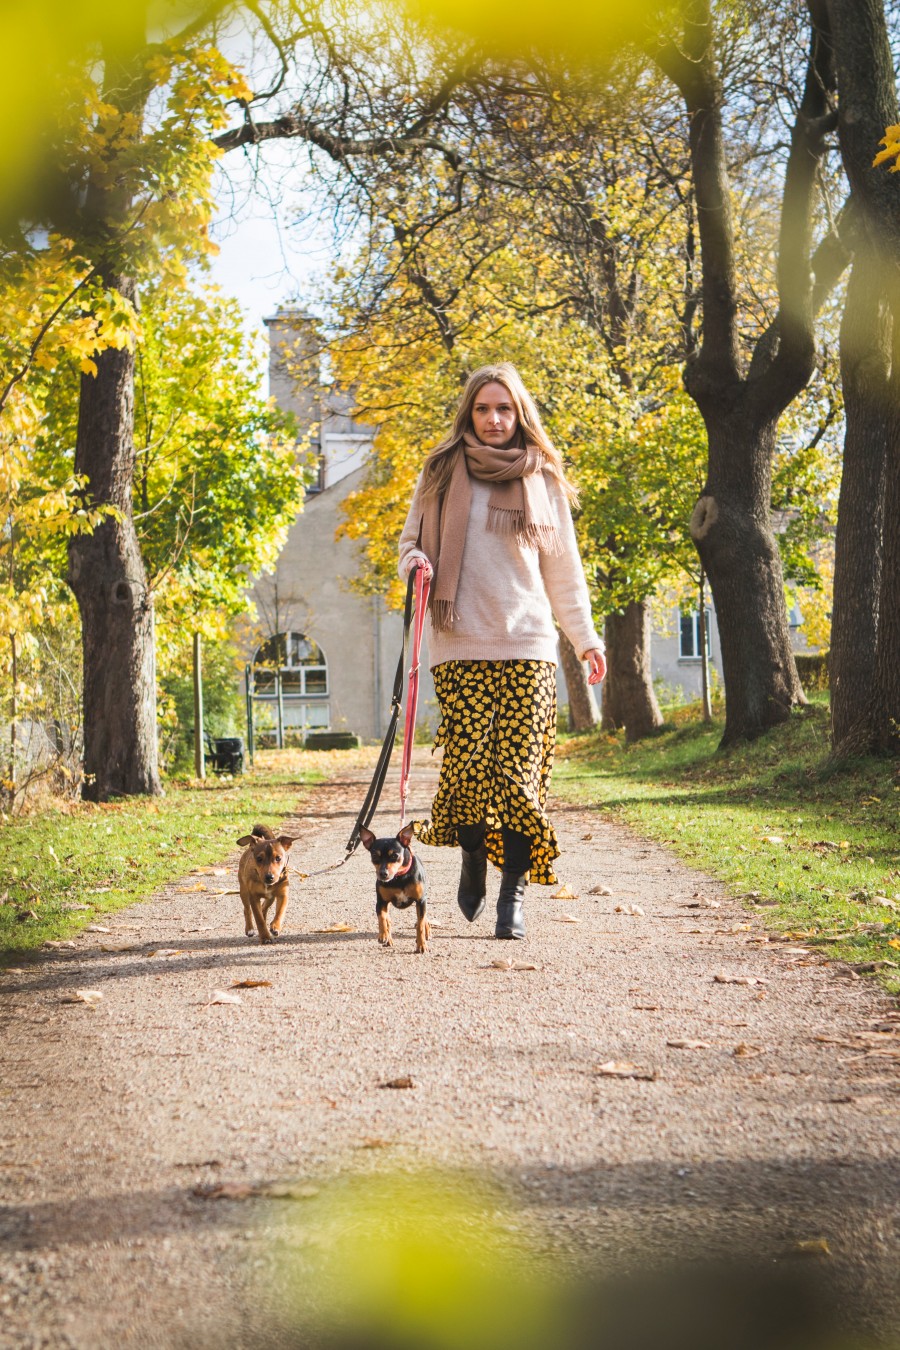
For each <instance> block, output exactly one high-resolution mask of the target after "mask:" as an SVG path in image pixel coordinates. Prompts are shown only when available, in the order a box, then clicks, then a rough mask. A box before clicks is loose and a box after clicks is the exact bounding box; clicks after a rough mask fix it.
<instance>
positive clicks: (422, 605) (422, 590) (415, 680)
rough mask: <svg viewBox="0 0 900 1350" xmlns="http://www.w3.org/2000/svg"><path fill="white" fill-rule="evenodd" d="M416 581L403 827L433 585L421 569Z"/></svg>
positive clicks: (403, 774)
mask: <svg viewBox="0 0 900 1350" xmlns="http://www.w3.org/2000/svg"><path fill="white" fill-rule="evenodd" d="M414 575H415V579H416V586H415V590H416V620H415V625H414V627H413V639H412V649H411V655H410V667H409V686H408V690H407V694H406V721H405V723H404V727H403V761H402V765H401V769H400V827H401V829H402V828H403V825H404V823H405V818H406V803H407V800H408V798H409V778H410V772H411V770H412V752H413V742H414V741H415V738H416V712H417V710H418V705H419V657H420V654H421V651H422V634H423V632H424V630H425V611H426V608H427V606H428V592H429V590H430V589H431V582H430V581H429V580H428V578H427V577H426V575H425V568H424V567H422V566H421V565H419V566H417V567H416V568H414Z"/></svg>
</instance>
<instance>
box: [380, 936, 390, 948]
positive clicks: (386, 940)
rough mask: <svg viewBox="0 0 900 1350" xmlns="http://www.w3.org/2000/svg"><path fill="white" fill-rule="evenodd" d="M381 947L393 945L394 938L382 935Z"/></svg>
mask: <svg viewBox="0 0 900 1350" xmlns="http://www.w3.org/2000/svg"><path fill="white" fill-rule="evenodd" d="M378 945H379V947H393V945H394V939H393V938H390V937H381V938H379V939H378Z"/></svg>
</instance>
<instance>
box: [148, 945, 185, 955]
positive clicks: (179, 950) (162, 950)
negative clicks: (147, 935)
mask: <svg viewBox="0 0 900 1350" xmlns="http://www.w3.org/2000/svg"><path fill="white" fill-rule="evenodd" d="M147 955H148V956H184V948H183V947H154V949H153V951H152V952H148V953H147Z"/></svg>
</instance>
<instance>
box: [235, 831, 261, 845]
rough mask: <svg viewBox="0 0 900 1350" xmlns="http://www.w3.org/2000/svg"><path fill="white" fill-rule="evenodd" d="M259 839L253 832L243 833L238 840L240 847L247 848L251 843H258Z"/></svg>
mask: <svg viewBox="0 0 900 1350" xmlns="http://www.w3.org/2000/svg"><path fill="white" fill-rule="evenodd" d="M258 843H259V840H258V839H257V837H256V835H255V834H245V835H242V837H241V838H240V839H239V840H238V846H239V847H240V848H249V847H250V845H251V844H258Z"/></svg>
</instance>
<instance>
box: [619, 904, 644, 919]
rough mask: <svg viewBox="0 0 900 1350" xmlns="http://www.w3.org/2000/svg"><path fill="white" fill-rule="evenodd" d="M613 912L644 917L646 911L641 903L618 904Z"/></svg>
mask: <svg viewBox="0 0 900 1350" xmlns="http://www.w3.org/2000/svg"><path fill="white" fill-rule="evenodd" d="M613 913H614V914H631V915H633V916H634V917H636V918H638V917H639V918H643V917H644V911H643V910H642V909H641V907H640V905H616V907H615V909H614V910H613Z"/></svg>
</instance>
